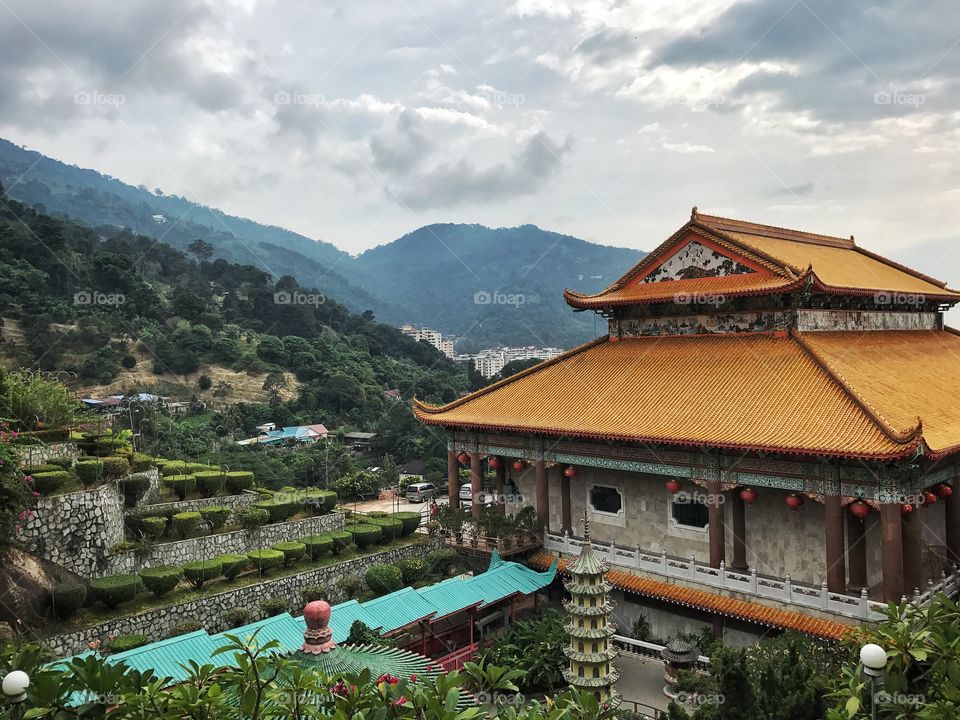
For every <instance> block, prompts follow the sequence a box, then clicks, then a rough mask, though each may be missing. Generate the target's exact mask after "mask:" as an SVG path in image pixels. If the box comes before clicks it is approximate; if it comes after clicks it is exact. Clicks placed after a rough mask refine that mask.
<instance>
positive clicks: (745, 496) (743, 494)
mask: <svg viewBox="0 0 960 720" xmlns="http://www.w3.org/2000/svg"><path fill="white" fill-rule="evenodd" d="M758 497H760V493H758V492H757V491H756V490H754V489H753V488H750V487H745V488H744V489H743V490H741V491H740V499H741V500H743V501H744V502H745V503H746V504H747V505H753V504H754V503H755V502H756V501H757V498H758Z"/></svg>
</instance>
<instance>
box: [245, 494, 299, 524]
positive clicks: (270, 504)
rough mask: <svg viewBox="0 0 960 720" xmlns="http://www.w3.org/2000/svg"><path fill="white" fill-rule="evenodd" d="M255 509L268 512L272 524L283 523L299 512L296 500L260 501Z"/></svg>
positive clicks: (255, 504) (256, 503)
mask: <svg viewBox="0 0 960 720" xmlns="http://www.w3.org/2000/svg"><path fill="white" fill-rule="evenodd" d="M253 506H254V507H257V508H260V509H261V510H266V511H267V513H268V514H269V515H270V522H272V523H277V522H283V521H284V520H286V519H287V518H289V517H290V516H291V515H293V514H294V513H295V512H296V511H297V506H298V503H297V502H296V501H295V500H289V499H288V500H260V501H258V502H255V503H254V504H253Z"/></svg>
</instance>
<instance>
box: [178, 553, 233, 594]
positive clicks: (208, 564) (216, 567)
mask: <svg viewBox="0 0 960 720" xmlns="http://www.w3.org/2000/svg"><path fill="white" fill-rule="evenodd" d="M222 572H223V563H222V562H220V559H219V558H214V559H213V560H198V561H197V562H190V563H186V564H185V565H184V566H183V576H184V577H185V578H186V579H187V580H189V581H190V584H191V585H193V586H194V587H195V588H197V589H198V590H199V589H200V588H202V587H203V584H204V583H205V582H208V581H210V580H213V579H214V578H218V577H220V575H221V573H222Z"/></svg>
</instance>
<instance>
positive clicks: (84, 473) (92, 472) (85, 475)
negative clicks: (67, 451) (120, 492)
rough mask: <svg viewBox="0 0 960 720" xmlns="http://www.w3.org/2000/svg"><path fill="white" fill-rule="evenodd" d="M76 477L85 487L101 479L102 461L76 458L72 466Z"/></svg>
mask: <svg viewBox="0 0 960 720" xmlns="http://www.w3.org/2000/svg"><path fill="white" fill-rule="evenodd" d="M73 468H74V470H76V473H77V477H78V478H80V482H82V483H83V484H84V485H85V486H86V487H90V486H91V485H95V484H96V483H98V482H100V481H101V480H103V463H102V462H101V461H100V460H78V461H77V464H76V465H74V466H73Z"/></svg>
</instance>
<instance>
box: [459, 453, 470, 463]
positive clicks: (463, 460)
mask: <svg viewBox="0 0 960 720" xmlns="http://www.w3.org/2000/svg"><path fill="white" fill-rule="evenodd" d="M457 461H458V462H459V463H460V464H461V465H469V464H470V456H469V455H467V454H466V453H465V452H462V453H460V454H459V455H457Z"/></svg>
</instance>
